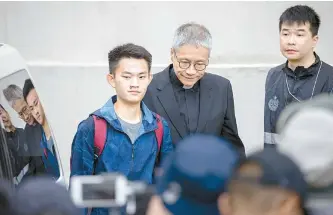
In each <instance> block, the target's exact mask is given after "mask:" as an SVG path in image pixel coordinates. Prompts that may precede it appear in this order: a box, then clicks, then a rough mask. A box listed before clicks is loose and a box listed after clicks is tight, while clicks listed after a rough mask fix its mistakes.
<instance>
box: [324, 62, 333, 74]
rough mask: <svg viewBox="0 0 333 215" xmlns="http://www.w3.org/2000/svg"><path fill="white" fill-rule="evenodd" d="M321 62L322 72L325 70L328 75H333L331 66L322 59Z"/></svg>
mask: <svg viewBox="0 0 333 215" xmlns="http://www.w3.org/2000/svg"><path fill="white" fill-rule="evenodd" d="M322 62H323V64H322V68H321V69H322V71H323V72H326V73H327V75H329V76H333V66H331V65H330V64H328V63H325V62H324V61H322Z"/></svg>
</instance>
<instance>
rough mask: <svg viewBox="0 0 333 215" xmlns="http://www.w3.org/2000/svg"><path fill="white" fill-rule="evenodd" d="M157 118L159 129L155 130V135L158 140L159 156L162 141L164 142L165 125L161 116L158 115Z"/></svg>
mask: <svg viewBox="0 0 333 215" xmlns="http://www.w3.org/2000/svg"><path fill="white" fill-rule="evenodd" d="M156 118H157V129H156V130H155V135H156V139H157V146H158V151H157V156H158V155H159V154H160V150H161V146H162V140H163V133H164V131H163V123H162V119H161V116H160V115H158V114H156Z"/></svg>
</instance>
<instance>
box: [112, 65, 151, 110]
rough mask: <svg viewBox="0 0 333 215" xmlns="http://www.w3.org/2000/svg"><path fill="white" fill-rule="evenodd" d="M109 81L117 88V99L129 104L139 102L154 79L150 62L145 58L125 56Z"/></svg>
mask: <svg viewBox="0 0 333 215" xmlns="http://www.w3.org/2000/svg"><path fill="white" fill-rule="evenodd" d="M107 79H108V82H109V83H110V85H111V86H112V87H113V88H115V90H116V93H117V99H118V100H121V101H122V102H125V103H128V104H139V103H140V102H141V101H142V99H143V97H144V95H145V94H146V91H147V87H148V85H149V83H150V81H151V79H152V75H151V74H150V71H149V67H148V63H147V62H146V60H144V59H135V58H123V59H121V60H120V61H119V63H118V66H117V68H116V69H115V71H114V73H113V74H108V76H107Z"/></svg>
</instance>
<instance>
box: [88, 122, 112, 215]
mask: <svg viewBox="0 0 333 215" xmlns="http://www.w3.org/2000/svg"><path fill="white" fill-rule="evenodd" d="M92 116H93V119H94V126H95V132H94V166H93V173H92V174H93V175H95V171H96V166H97V161H98V158H99V156H100V155H101V154H102V152H103V149H104V146H105V142H106V135H107V124H106V121H105V120H104V119H102V118H99V117H97V116H95V115H92ZM92 210H93V209H92V208H88V211H87V215H90V214H91V212H92Z"/></svg>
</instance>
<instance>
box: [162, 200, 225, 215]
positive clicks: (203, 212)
mask: <svg viewBox="0 0 333 215" xmlns="http://www.w3.org/2000/svg"><path fill="white" fill-rule="evenodd" d="M164 205H165V207H166V209H167V210H168V211H169V212H171V213H172V214H173V215H184V214H191V215H207V214H209V215H219V214H220V213H219V210H218V207H217V202H215V203H213V204H203V203H198V202H194V201H192V200H190V199H186V198H184V197H180V198H179V199H178V200H177V202H176V203H174V204H167V203H165V202H164Z"/></svg>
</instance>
